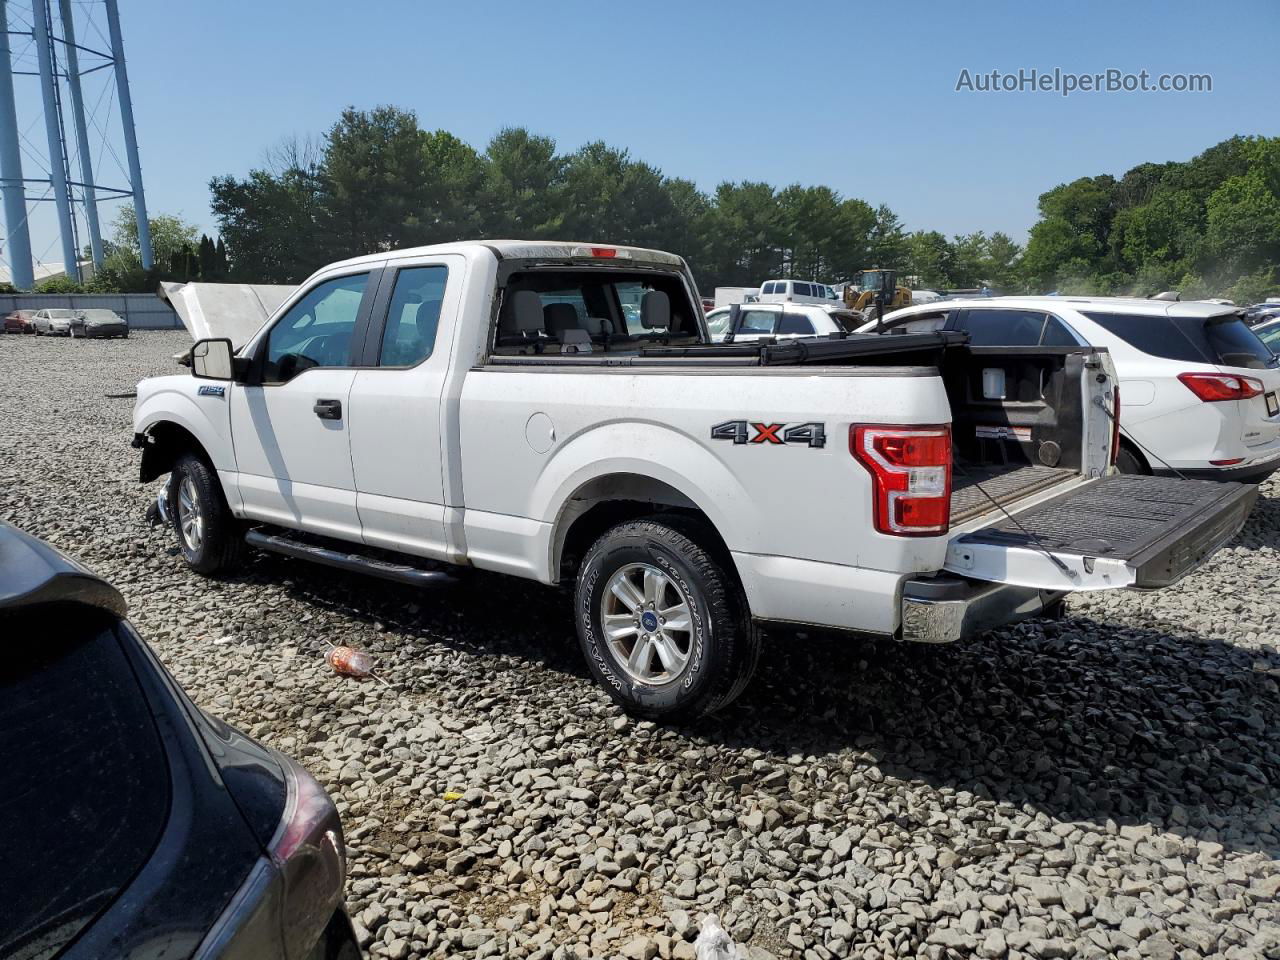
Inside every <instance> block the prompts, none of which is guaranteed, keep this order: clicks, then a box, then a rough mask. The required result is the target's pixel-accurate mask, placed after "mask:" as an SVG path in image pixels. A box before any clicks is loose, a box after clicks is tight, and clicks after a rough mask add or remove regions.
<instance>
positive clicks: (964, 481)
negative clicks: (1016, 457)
mask: <svg viewBox="0 0 1280 960" xmlns="http://www.w3.org/2000/svg"><path fill="white" fill-rule="evenodd" d="M1079 475H1080V474H1079V471H1077V470H1072V469H1069V468H1066V467H1042V466H1039V465H1036V464H1010V465H998V464H981V465H978V464H962V463H957V464H956V465H955V469H954V471H953V473H952V478H951V522H952V523H953V524H957V523H963V522H964V521H966V520H969V519H971V518H973V517H976V516H978V515H980V514H983V513H988V512H990V511H992V510H994V509H995V505H994V504H992V502H991V501H992V500H994V501H995V502H996V503H998V504H1000V505H1001V506H1008V505H1009V504H1011V503H1014V502H1015V501H1018V500H1021V499H1022V498H1023V497H1028V496H1030V495H1031V494H1033V493H1037V492H1038V491H1040V490H1044V489H1045V488H1046V487H1052V486H1055V485H1057V484H1059V483H1063V482H1065V481H1067V480H1070V479H1072V478H1073V477H1077V476H1079ZM979 484H981V489H979ZM983 491H986V492H985V493H983Z"/></svg>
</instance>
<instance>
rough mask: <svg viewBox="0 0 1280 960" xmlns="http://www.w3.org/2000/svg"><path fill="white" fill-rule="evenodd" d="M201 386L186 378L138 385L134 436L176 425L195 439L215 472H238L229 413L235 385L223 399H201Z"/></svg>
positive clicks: (211, 396)
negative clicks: (166, 424)
mask: <svg viewBox="0 0 1280 960" xmlns="http://www.w3.org/2000/svg"><path fill="white" fill-rule="evenodd" d="M206 385H207V382H206ZM200 386H201V382H200V381H199V380H197V379H196V378H194V377H184V376H176V377H161V378H157V379H156V380H152V381H147V380H144V381H142V383H140V384H138V399H137V402H136V403H135V405H134V408H133V432H134V433H135V434H147V433H150V432H151V431H152V430H153V429H154V428H155V427H156V425H157V424H160V423H172V424H174V425H176V426H179V427H181V428H182V429H184V430H186V431H187V432H188V433H189V434H191V435H192V436H193V437H195V439H196V441H197V442H198V443H199V444H200V446H201V447H203V448H204V451H205V453H206V454H207V455H208V457H209V462H210V463H212V464H213V467H214V469H215V470H219V471H224V472H234V471H235V469H236V461H235V451H234V448H233V447H232V445H231V418H230V415H229V413H228V402H229V398H228V394H229V393H230V392H231V390H233V389H234V385H232V384H226V385H225V389H224V390H223V395H222V396H217V395H216V394H210V395H205V396H201V395H199V393H198V391H199V387H200ZM219 386H222V385H219Z"/></svg>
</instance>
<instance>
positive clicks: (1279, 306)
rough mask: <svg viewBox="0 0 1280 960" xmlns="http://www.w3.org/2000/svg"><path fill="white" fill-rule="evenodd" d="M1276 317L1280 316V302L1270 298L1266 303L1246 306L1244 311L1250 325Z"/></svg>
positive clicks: (1245, 318)
mask: <svg viewBox="0 0 1280 960" xmlns="http://www.w3.org/2000/svg"><path fill="white" fill-rule="evenodd" d="M1275 317H1280V303H1272V302H1271V301H1270V300H1268V301H1267V302H1266V303H1255V304H1253V305H1252V306H1250V307H1246V308H1245V311H1244V321H1245V323H1247V324H1249V325H1250V326H1253V325H1255V324H1259V323H1262V322H1264V321H1266V320H1271V319H1273V318H1275Z"/></svg>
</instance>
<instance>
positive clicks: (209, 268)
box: [46, 106, 1280, 303]
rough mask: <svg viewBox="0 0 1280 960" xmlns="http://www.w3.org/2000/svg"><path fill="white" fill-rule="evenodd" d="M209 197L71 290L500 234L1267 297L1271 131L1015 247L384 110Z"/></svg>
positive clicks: (710, 279) (814, 189)
mask: <svg viewBox="0 0 1280 960" xmlns="http://www.w3.org/2000/svg"><path fill="white" fill-rule="evenodd" d="M210 191H211V195H212V202H211V205H212V209H213V213H214V216H215V218H216V219H217V222H218V225H219V228H220V233H221V236H220V237H219V238H218V239H217V240H213V239H210V238H209V237H205V236H199V237H198V236H197V233H198V231H197V230H196V228H195V227H193V226H191V225H190V224H187V223H184V222H183V221H182V220H181V219H180V218H177V217H173V216H167V215H160V216H158V217H156V218H154V219H153V220H152V221H151V224H152V231H151V232H152V237H153V241H154V245H155V249H156V266H155V268H154V269H153V270H151V271H143V270H142V268H141V263H140V260H139V257H138V253H137V229H136V225H135V224H134V223H133V212H132V210H131V209H128V208H122V210H121V211H120V214H119V216H118V217H117V219H116V221H115V224H114V226H115V232H114V234H113V236H112V238H111V240H110V241H109V242H108V244H107V246H108V256H107V263H106V265H105V267H104V269H103V270H102V271H100V272H99V275H98V276H97V277H95V278H93V279H92V280H90V281H89V282H88V283H87V284H86V285H85V286H86V287H87V288H88V289H91V290H102V291H106V290H113V289H114V290H154V289H155V284H156V281H157V280H159V279H177V280H196V279H199V280H213V281H220V280H235V281H242V282H258V283H297V282H298V281H300V280H302V279H303V278H304V277H306V276H307V275H309V274H310V273H312V272H313V271H314V270H315V269H316V268H317V267H319V266H322V265H323V264H325V263H328V262H331V261H333V260H339V259H345V258H347V257H352V256H357V255H360V254H363V253H372V252H376V251H381V250H391V249H396V248H403V247H412V246H419V245H423V244H430V243H441V242H447V241H451V240H457V239H464V238H498V237H514V238H527V239H575V240H576V239H580V240H599V241H608V242H615V243H626V244H635V245H638V246H646V247H656V248H658V249H664V250H671V251H674V252H677V253H680V254H681V255H683V256H684V257H685V258H686V259H687V260H688V261H689V263H690V265H691V266H692V268H693V270H694V275H695V276H696V277H697V279H698V283H699V286H700V287H701V288H702V289H704V290H705V291H708V292H709V291H710V290H711V289H712V288H713V287H716V286H725V285H728V286H753V285H755V284H758V283H759V282H761V281H762V280H764V279H766V278H769V277H793V278H796V279H811V280H821V281H824V282H829V283H831V282H840V281H843V280H848V279H852V278H854V277H856V274H857V271H859V270H861V269H865V268H868V267H887V268H892V269H896V270H898V271H899V273H900V275H901V276H902V277H904V278H908V279H909V282H911V283H913V284H914V285H916V286H917V287H922V288H931V289H939V290H953V289H964V288H974V287H979V286H988V287H991V288H993V289H995V290H996V291H999V292H1004V293H1048V292H1053V291H1057V292H1059V293H1064V294H1102V295H1109V294H1132V295H1137V296H1150V295H1151V294H1154V293H1157V292H1160V291H1162V290H1170V289H1176V290H1179V291H1181V292H1182V294H1183V295H1184V296H1185V297H1187V298H1199V297H1206V296H1227V297H1230V298H1232V299H1234V300H1235V301H1236V302H1238V303H1245V302H1253V301H1256V300H1259V299H1261V298H1262V297H1264V296H1267V295H1275V294H1280V138H1264V137H1243V136H1238V137H1232V138H1231V139H1229V140H1225V141H1223V142H1222V143H1219V144H1217V145H1216V146H1213V147H1210V148H1209V149H1208V150H1206V151H1205V152H1204V153H1202V154H1200V155H1199V156H1197V157H1194V158H1193V159H1191V160H1189V161H1186V162H1169V163H1162V164H1157V163H1144V164H1139V165H1138V166H1136V167H1134V168H1133V169H1132V170H1130V171H1128V172H1127V173H1125V174H1124V175H1123V176H1121V177H1119V178H1116V177H1113V176H1111V175H1106V174H1104V175H1100V176H1091V177H1082V178H1080V179H1078V180H1074V181H1072V182H1071V183H1066V184H1061V185H1059V186H1056V187H1054V188H1053V189H1052V190H1049V191H1047V192H1046V193H1044V194H1042V195H1041V196H1040V198H1039V213H1040V216H1039V219H1038V221H1037V222H1036V224H1035V225H1034V226H1033V227H1032V228H1031V231H1030V235H1029V238H1028V242H1027V245H1026V247H1025V248H1023V247H1022V246H1020V245H1019V244H1018V243H1016V242H1015V241H1014V240H1013V239H1012V238H1010V237H1009V236H1007V235H1006V234H1003V233H1000V232H995V233H991V234H987V233H985V232H983V231H976V232H973V233H969V234H964V235H958V236H953V237H947V236H945V235H944V234H942V233H941V232H939V231H936V230H918V231H915V232H907V231H906V230H905V229H904V227H903V224H902V221H901V219H900V218H899V217H898V215H897V214H896V213H894V211H893V210H892V209H891V208H890V207H888V206H886V205H883V204H881V205H879V206H874V207H873V206H872V205H871V204H869V203H867V202H865V201H863V200H860V199H857V198H853V197H844V196H841V194H839V193H838V192H837V191H835V190H833V189H831V188H830V187H826V186H802V185H800V184H792V185H790V186H785V187H781V188H779V187H775V186H773V185H770V184H768V183H762V182H756V181H742V182H724V183H721V184H719V185H718V186H717V187H716V188H715V189H714V190H713V191H711V192H709V193H708V192H704V191H702V190H699V189H698V187H697V186H696V185H695V184H694V183H693V182H692V181H690V180H686V179H682V178H679V177H670V176H667V175H666V174H664V173H663V172H662V171H661V170H659V169H658V168H656V167H654V166H652V165H650V164H648V163H645V162H643V161H641V160H637V159H635V158H633V157H632V156H631V155H630V154H629V152H628V151H627V150H625V149H620V148H617V147H612V146H609V145H608V144H606V143H604V142H602V141H595V142H592V143H588V144H586V145H584V146H582V147H580V148H579V149H577V150H575V151H573V152H570V153H561V152H559V151H558V149H557V146H556V142H555V141H554V140H553V139H551V138H550V137H545V136H539V135H537V134H534V133H531V132H530V131H528V130H526V129H524V128H522V127H510V128H507V129H504V130H501V131H499V132H498V133H497V134H496V135H495V136H494V137H493V138H492V139H491V140H490V141H489V143H488V144H487V145H486V146H485V148H484V149H483V150H477V149H475V148H474V147H472V146H471V145H469V144H467V143H465V142H463V141H462V140H460V139H458V138H457V137H455V136H454V135H453V134H451V133H448V132H447V131H444V130H435V131H428V130H424V129H422V127H421V126H420V124H419V122H418V118H417V116H416V115H415V114H414V113H413V112H412V111H408V110H401V109H399V108H396V107H391V106H384V107H378V108H376V109H373V110H356V109H354V108H349V109H347V110H345V111H343V113H342V115H341V116H340V117H339V118H338V121H337V122H336V123H335V124H334V125H333V126H332V127H331V128H330V129H329V130H328V132H327V133H325V134H324V135H323V136H322V137H320V138H308V139H296V138H295V139H292V140H289V141H286V142H284V143H282V144H280V145H278V146H276V147H275V148H273V149H271V150H270V151H269V152H268V154H267V158H266V161H265V162H264V164H263V165H262V166H261V167H260V168H259V169H254V170H252V171H250V173H249V174H248V175H247V176H245V177H234V176H221V177H215V178H214V179H213V180H212V181H211V182H210ZM49 283H53V284H55V285H57V284H61V285H62V286H63V287H70V286H71V285H70V284H69V282H68V281H66V280H65V278H62V279H60V280H53V281H50V282H49ZM46 286H47V284H46Z"/></svg>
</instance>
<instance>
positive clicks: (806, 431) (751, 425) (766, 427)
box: [711, 420, 827, 447]
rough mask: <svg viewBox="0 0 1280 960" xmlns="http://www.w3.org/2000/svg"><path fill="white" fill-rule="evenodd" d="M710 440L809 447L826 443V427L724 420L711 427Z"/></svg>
mask: <svg viewBox="0 0 1280 960" xmlns="http://www.w3.org/2000/svg"><path fill="white" fill-rule="evenodd" d="M711 439H712V440H732V441H733V442H734V443H756V444H760V445H761V446H768V445H771V444H778V445H779V446H781V445H782V444H786V443H802V444H804V445H805V446H809V447H825V446H826V445H827V428H826V424H822V423H793V424H789V425H788V424H785V423H757V422H756V421H754V420H726V421H725V422H724V423H717V424H716V425H715V426H714V427H712V428H711Z"/></svg>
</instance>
